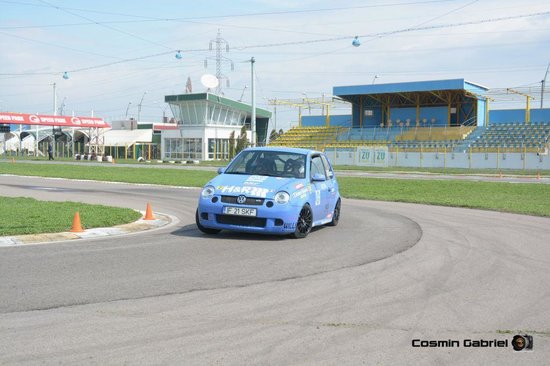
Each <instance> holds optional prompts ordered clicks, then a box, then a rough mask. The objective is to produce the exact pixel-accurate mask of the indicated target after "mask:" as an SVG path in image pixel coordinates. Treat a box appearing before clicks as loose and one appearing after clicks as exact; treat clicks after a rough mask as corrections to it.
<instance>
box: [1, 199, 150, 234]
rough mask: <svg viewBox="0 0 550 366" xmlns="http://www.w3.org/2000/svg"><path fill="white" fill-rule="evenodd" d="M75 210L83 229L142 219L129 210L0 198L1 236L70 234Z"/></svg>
mask: <svg viewBox="0 0 550 366" xmlns="http://www.w3.org/2000/svg"><path fill="white" fill-rule="evenodd" d="M76 211H78V212H79V213H80V220H81V223H82V226H83V227H84V229H91V228H95V227H109V226H115V225H121V224H127V223H129V222H133V221H136V220H137V219H139V218H140V217H141V214H140V213H139V212H136V211H134V210H131V209H129V208H118V207H108V206H102V205H89V204H84V203H80V202H50V201H38V200H35V199H34V198H27V197H16V198H12V197H0V236H5V235H23V234H39V233H57V232H62V231H69V230H70V229H71V227H72V223H73V218H74V214H75V212H76Z"/></svg>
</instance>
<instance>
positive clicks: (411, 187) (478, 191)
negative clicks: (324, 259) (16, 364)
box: [0, 163, 550, 216]
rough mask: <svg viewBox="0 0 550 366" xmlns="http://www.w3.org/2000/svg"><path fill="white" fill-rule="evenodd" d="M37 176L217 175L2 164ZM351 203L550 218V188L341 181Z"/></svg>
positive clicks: (195, 182) (158, 179)
mask: <svg viewBox="0 0 550 366" xmlns="http://www.w3.org/2000/svg"><path fill="white" fill-rule="evenodd" d="M1 173H6V174H16V175H34V176H44V177H63V178H75V179H90V180H105V181H116V182H128V183H153V184H162V185H174V186H189V187H202V186H203V185H204V184H205V183H206V182H207V181H208V180H210V179H211V178H212V177H214V176H215V175H216V173H215V172H211V171H204V170H192V169H185V170H183V169H182V170H180V169H162V168H159V169H134V168H122V167H117V168H116V169H113V167H112V166H105V167H96V166H74V165H48V164H40V165H39V164H36V165H32V166H30V165H28V164H11V163H0V174H1ZM338 181H339V184H340V193H341V194H342V196H343V197H347V198H360V199H371V200H380V201H397V202H411V203H423V204H431V205H441V206H457V207H470V208H479V209H486V210H494V211H502V212H514V213H521V214H528V215H537V216H550V185H548V184H529V183H520V184H511V183H505V182H470V181H462V180H460V181H459V180H403V179H385V178H384V179H378V178H359V177H340V178H338Z"/></svg>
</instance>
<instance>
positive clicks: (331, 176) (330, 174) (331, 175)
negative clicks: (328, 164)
mask: <svg viewBox="0 0 550 366" xmlns="http://www.w3.org/2000/svg"><path fill="white" fill-rule="evenodd" d="M327 175H328V179H332V178H334V173H333V172H332V171H328V172H327Z"/></svg>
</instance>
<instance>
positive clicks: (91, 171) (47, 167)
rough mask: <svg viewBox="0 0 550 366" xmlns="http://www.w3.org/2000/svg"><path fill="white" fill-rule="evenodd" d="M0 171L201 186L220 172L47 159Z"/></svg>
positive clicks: (5, 165)
mask: <svg viewBox="0 0 550 366" xmlns="http://www.w3.org/2000/svg"><path fill="white" fill-rule="evenodd" d="M0 174H15V175H32V176H40V177H60V178H71V179H90V180H103V181H109V182H128V183H151V184H162V185H174V186H189V187H201V186H203V185H204V184H205V183H206V182H207V181H208V180H209V179H211V178H212V177H214V176H215V175H216V172H213V171H205V170H194V169H162V168H158V169H136V168H132V167H128V168H126V167H120V166H113V165H109V164H106V165H105V166H89V165H76V164H66V165H65V164H55V165H54V164H48V163H47V162H45V163H44V164H25V163H21V162H20V163H15V164H13V163H7V162H0Z"/></svg>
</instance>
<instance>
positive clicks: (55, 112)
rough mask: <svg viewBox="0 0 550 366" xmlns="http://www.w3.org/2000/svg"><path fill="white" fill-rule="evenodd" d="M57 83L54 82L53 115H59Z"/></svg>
mask: <svg viewBox="0 0 550 366" xmlns="http://www.w3.org/2000/svg"><path fill="white" fill-rule="evenodd" d="M56 87H57V85H56V84H55V83H53V115H54V116H57V92H56V90H55V89H56Z"/></svg>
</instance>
